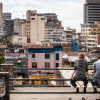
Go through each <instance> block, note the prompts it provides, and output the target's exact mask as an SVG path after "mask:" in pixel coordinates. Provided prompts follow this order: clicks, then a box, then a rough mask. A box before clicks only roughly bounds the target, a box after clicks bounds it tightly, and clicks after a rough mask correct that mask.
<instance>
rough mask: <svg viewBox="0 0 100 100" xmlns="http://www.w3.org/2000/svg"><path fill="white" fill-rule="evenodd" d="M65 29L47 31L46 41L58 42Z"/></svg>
mask: <svg viewBox="0 0 100 100" xmlns="http://www.w3.org/2000/svg"><path fill="white" fill-rule="evenodd" d="M63 33H64V29H57V28H56V29H45V40H54V41H55V40H57V39H60V38H62V35H63Z"/></svg>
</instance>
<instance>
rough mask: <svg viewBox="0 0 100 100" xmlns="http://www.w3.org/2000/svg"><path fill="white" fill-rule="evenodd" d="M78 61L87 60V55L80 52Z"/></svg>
mask: <svg viewBox="0 0 100 100" xmlns="http://www.w3.org/2000/svg"><path fill="white" fill-rule="evenodd" d="M78 59H81V60H84V59H85V53H83V52H80V53H79V55H78Z"/></svg>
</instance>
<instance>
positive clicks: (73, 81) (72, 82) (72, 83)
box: [70, 80, 88, 87]
mask: <svg viewBox="0 0 100 100" xmlns="http://www.w3.org/2000/svg"><path fill="white" fill-rule="evenodd" d="M76 81H77V80H71V82H70V83H71V85H72V86H73V87H76V86H77V85H76V83H75V82H76ZM82 81H83V82H84V86H86V87H87V84H88V80H82Z"/></svg>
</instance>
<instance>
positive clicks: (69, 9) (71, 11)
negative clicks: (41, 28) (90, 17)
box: [0, 0, 85, 32]
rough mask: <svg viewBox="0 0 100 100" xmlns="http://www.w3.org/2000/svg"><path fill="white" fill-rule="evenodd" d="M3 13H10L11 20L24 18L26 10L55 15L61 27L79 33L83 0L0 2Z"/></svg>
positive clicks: (1, 0) (5, 0) (18, 0)
mask: <svg viewBox="0 0 100 100" xmlns="http://www.w3.org/2000/svg"><path fill="white" fill-rule="evenodd" d="M0 2H2V3H3V12H11V13H12V18H23V15H24V18H26V11H27V10H37V13H48V12H49V13H56V14H57V15H58V19H59V20H60V21H62V26H63V27H64V29H66V27H67V26H69V27H71V28H76V30H77V32H80V23H83V4H84V2H85V0H0Z"/></svg>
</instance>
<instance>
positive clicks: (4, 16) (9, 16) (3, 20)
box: [2, 12, 11, 27]
mask: <svg viewBox="0 0 100 100" xmlns="http://www.w3.org/2000/svg"><path fill="white" fill-rule="evenodd" d="M5 19H11V13H8V12H5V13H2V24H3V27H5Z"/></svg>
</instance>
